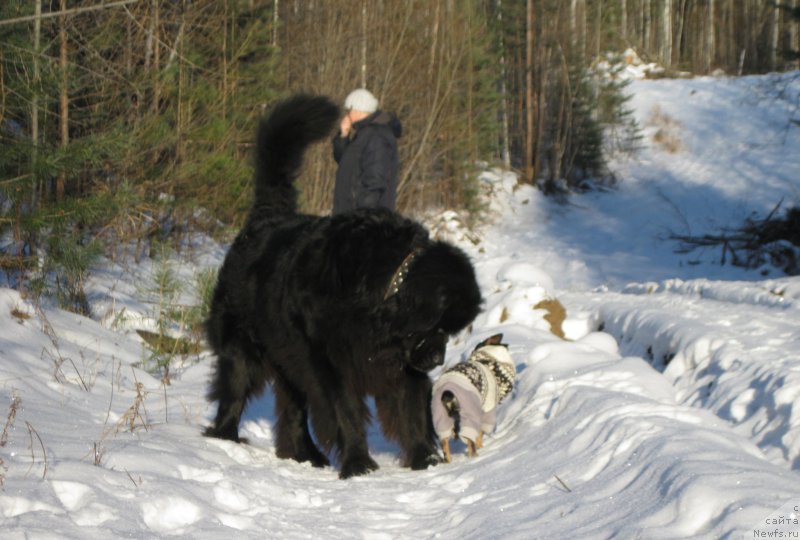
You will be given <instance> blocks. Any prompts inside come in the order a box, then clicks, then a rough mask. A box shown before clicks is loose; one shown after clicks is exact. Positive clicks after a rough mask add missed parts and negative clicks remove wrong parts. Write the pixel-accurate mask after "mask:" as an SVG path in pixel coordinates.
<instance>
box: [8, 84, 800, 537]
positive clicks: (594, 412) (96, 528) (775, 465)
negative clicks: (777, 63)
mask: <svg viewBox="0 0 800 540" xmlns="http://www.w3.org/2000/svg"><path fill="white" fill-rule="evenodd" d="M756 82H757V81H756ZM638 84H639V85H640V86H639V87H638V88H639V92H638V93H637V96H636V99H635V100H634V102H635V105H636V107H637V114H638V115H639V117H640V119H641V120H642V123H643V124H644V120H645V119H646V118H647V116H648V115H649V114H650V111H652V108H653V106H654V105H656V104H658V105H659V107H660V108H661V110H662V111H663V112H665V113H666V114H668V115H669V116H671V117H673V118H675V119H677V121H678V122H679V124H678V126H679V128H678V129H679V137H680V139H681V141H682V143H683V149H682V150H681V152H678V153H675V154H673V153H670V154H665V153H664V152H663V151H661V150H659V149H658V148H655V147H648V148H646V149H645V151H644V152H643V155H642V156H641V158H640V159H639V160H638V161H637V162H635V163H632V164H631V163H629V164H626V166H625V167H626V168H625V169H624V171H623V177H624V179H625V181H623V183H622V184H621V185H620V186H619V189H618V190H617V191H615V192H614V193H613V194H609V193H593V194H586V195H583V196H580V197H574V198H572V199H571V201H570V205H568V206H558V205H555V204H553V203H552V202H551V201H548V200H546V199H545V198H543V197H542V196H541V194H540V193H538V192H536V191H535V190H532V189H531V188H530V187H525V186H516V185H515V180H514V179H513V177H512V176H510V175H504V176H503V175H501V176H500V177H499V178H498V176H497V175H496V174H495V173H492V174H489V175H488V177H487V178H486V187H488V188H489V189H490V190H491V191H493V193H494V196H493V198H492V211H493V212H494V213H495V215H496V216H498V219H497V221H496V222H495V223H494V224H493V225H491V226H486V227H485V228H484V229H483V230H482V231H481V234H480V242H479V243H478V244H474V243H472V242H471V241H469V240H467V239H465V238H462V237H460V236H459V235H460V234H463V232H462V231H461V230H460V229H459V228H458V227H453V228H449V227H445V228H444V229H443V230H444V231H445V232H446V234H448V235H450V236H451V237H452V238H454V239H455V240H456V241H458V242H459V243H460V244H461V245H462V246H464V247H465V249H468V250H469V251H470V254H471V255H472V257H473V259H474V261H475V266H476V270H477V273H478V277H479V280H480V283H481V286H482V290H483V291H484V294H485V299H486V304H485V310H484V312H483V313H482V314H481V315H480V316H479V317H478V319H477V320H476V321H475V324H474V325H473V328H472V331H471V332H469V333H465V334H464V335H462V336H459V337H458V339H455V340H453V341H452V342H451V344H450V347H449V349H448V363H454V362H457V361H459V360H460V359H462V358H463V357H464V356H465V355H467V354H468V353H469V351H470V350H471V349H472V347H474V345H475V344H476V343H477V342H478V341H480V340H481V339H482V338H484V337H486V336H488V335H491V334H493V333H495V332H498V331H500V332H503V333H504V335H505V341H506V342H508V343H509V344H510V345H511V348H510V350H511V353H512V356H513V358H514V360H515V362H516V364H517V369H518V378H517V385H516V388H515V390H514V392H513V394H512V395H511V396H510V397H509V398H508V399H507V400H506V401H505V402H504V403H503V404H502V405H501V408H500V410H499V416H498V426H497V430H496V431H495V432H494V433H493V434H491V436H489V437H488V439H487V441H486V445H485V447H484V448H483V449H482V450H481V451H480V455H479V456H478V457H477V458H475V459H468V458H467V457H466V455H465V454H464V452H463V447H460V446H458V445H457V446H456V448H455V449H456V451H457V453H456V455H455V456H454V462H453V463H452V464H449V465H439V466H437V467H435V468H432V469H430V470H427V471H422V472H411V471H408V470H405V469H401V468H400V467H399V464H398V451H397V448H396V447H395V446H394V445H393V444H391V443H390V442H387V441H386V440H385V439H384V438H383V437H382V436H381V435H380V433H379V432H378V430H377V429H375V428H373V429H372V431H371V433H370V438H369V442H370V449H371V452H372V453H373V456H374V457H375V459H376V461H377V462H378V463H379V465H380V469H379V470H378V471H376V472H374V473H373V474H370V475H368V476H365V477H360V478H353V479H350V480H348V481H341V480H339V479H338V475H337V470H336V468H335V467H329V468H325V469H321V470H320V469H313V468H311V467H310V466H307V465H300V464H297V463H294V462H288V461H284V460H280V459H278V458H277V457H276V456H275V452H274V445H273V442H272V432H271V427H272V425H273V423H274V420H275V412H274V410H273V406H272V399H271V397H270V395H269V393H268V394H267V395H266V396H265V397H264V398H262V399H261V400H259V401H257V402H255V403H253V404H251V406H250V407H249V408H248V410H247V411H246V415H245V416H246V417H245V420H244V422H243V425H242V434H243V435H245V436H247V437H249V439H250V441H251V443H252V444H250V445H236V444H233V443H229V442H224V441H217V440H212V439H208V438H205V437H202V436H201V431H202V428H203V426H205V425H207V423H208V422H209V419H210V418H212V417H213V414H214V406H213V405H210V404H208V403H207V402H206V400H205V393H206V388H207V382H208V379H209V374H210V370H211V359H210V358H209V356H208V355H207V354H205V353H204V354H202V355H200V356H199V357H189V358H186V359H185V360H183V361H179V362H176V363H175V365H173V366H172V369H171V384H170V385H168V386H165V385H164V384H163V383H162V381H161V380H160V378H159V377H156V376H154V375H153V374H152V373H151V372H148V371H147V370H144V369H142V368H141V366H142V364H143V363H144V362H145V360H146V359H147V357H148V355H149V353H148V351H147V349H146V348H145V347H144V346H143V344H142V342H141V340H140V339H139V338H138V337H137V336H136V334H135V332H133V330H132V329H133V328H135V327H139V325H144V326H145V327H148V326H147V325H149V324H152V323H153V317H152V313H151V311H152V306H151V305H148V304H146V302H143V301H142V299H141V283H143V282H146V281H147V276H146V272H147V270H148V269H147V268H145V267H141V268H137V269H135V270H136V272H137V274H136V275H135V276H131V275H129V274H125V273H122V272H119V269H117V268H115V267H113V266H109V267H108V268H103V269H100V270H99V271H98V272H96V273H95V277H94V280H95V281H94V282H93V284H92V292H93V293H94V296H93V297H94V298H98V299H99V301H98V303H97V304H96V305H95V311H96V313H97V314H98V319H99V321H100V322H98V321H96V320H91V319H87V318H84V317H79V316H77V315H74V314H69V313H65V312H62V311H59V310H55V309H45V310H44V311H43V312H40V311H38V310H37V309H35V308H34V306H32V305H31V304H30V302H28V301H27V300H25V299H23V298H21V297H20V296H19V294H18V293H16V292H14V291H11V290H8V289H0V537H2V538H3V539H4V540H5V539H6V538H9V539H14V540H16V539H23V538H24V539H27V538H35V539H37V540H38V539H46V540H47V539H59V540H61V539H64V538H68V539H95V538H96V539H107V538H120V537H127V538H143V539H145V538H146V539H149V538H165V537H167V538H169V537H185V538H199V539H219V538H232V537H233V538H264V537H268V538H289V539H295V538H301V539H302V538H308V539H318V538H332V539H339V538H343V539H350V538H354V539H370V540H372V539H376V540H383V539H387V540H388V539H414V540H416V539H420V538H440V539H458V540H469V539H484V538H503V539H520V540H529V539H532V538H548V539H549V538H581V539H606V538H625V539H627V538H645V539H651V538H665V539H666V538H670V539H672V538H702V539H706V538H726V539H739V538H755V537H760V536H759V534H758V533H763V534H769V533H772V535H773V536H772V537H776V536H775V533H776V532H778V533H783V534H784V537H787V538H788V537H790V536H789V534H794V535H795V537H796V536H797V535H800V523H797V522H793V521H792V519H793V518H791V516H792V515H796V513H797V512H796V511H795V510H794V509H795V507H798V508H800V472H798V471H799V470H800V418H798V407H800V278H783V279H763V278H761V276H760V274H757V273H746V272H744V271H742V270H741V269H735V268H729V267H720V266H719V265H718V260H719V253H718V252H716V253H715V252H713V250H711V251H709V252H699V253H693V254H691V255H688V256H687V255H676V254H675V253H674V252H673V246H672V245H670V244H669V242H667V241H666V240H665V238H666V236H667V234H668V233H669V232H670V231H675V232H692V233H700V232H707V231H708V230H709V229H708V227H709V226H710V225H714V224H717V225H719V224H724V225H726V226H727V225H730V224H731V223H732V221H731V220H734V221H733V222H735V220H736V219H741V218H742V217H743V216H746V215H747V212H749V211H750V210H751V209H754V210H759V211H760V212H762V214H763V212H768V211H769V210H771V209H772V208H773V207H774V204H775V203H776V202H777V200H779V199H780V198H781V197H786V200H787V202H790V201H797V200H798V199H799V198H800V196H799V195H798V186H797V180H796V179H797V178H798V174H800V159H798V158H800V155H798V153H797V152H793V151H789V150H788V149H795V148H797V147H798V146H799V145H800V135H798V133H796V132H790V133H788V134H787V133H784V129H785V122H784V121H785V115H783V116H782V113H781V107H780V104H779V103H776V102H770V104H769V105H768V106H766V108H764V107H765V106H764V105H763V104H760V103H759V102H751V101H748V99H745V98H744V96H745V95H746V94H748V92H747V91H746V90H747V88H748V87H750V86H752V85H753V84H754V80H751V79H741V80H738V79H737V80H714V79H707V78H706V79H697V80H693V81H658V82H640V83H638ZM780 133H784V135H785V139H786V140H785V141H784V142H785V144H786V146H783V147H781V146H780V145H775V144H774V142H775V141H776V140H778V138H779V137H778V135H777V134H780ZM759 137H760V138H759ZM776 137H778V138H776ZM731 164H733V166H731ZM728 172H730V174H728ZM206 248H207V249H206V250H205V251H201V252H200V254H199V255H197V254H195V257H194V259H192V260H189V261H182V263H186V265H187V268H182V269H181V272H182V273H181V276H182V279H183V280H185V281H186V282H187V283H188V282H191V277H192V271H193V270H195V269H197V268H200V267H205V266H214V265H217V264H219V262H220V261H221V258H222V256H223V254H224V246H219V245H217V244H215V243H214V244H211V245H206ZM150 270H151V271H152V269H150ZM548 295H552V296H555V297H557V298H558V299H559V300H561V301H562V302H563V303H564V305H565V306H566V308H567V315H568V319H567V321H566V322H565V329H566V330H567V335H568V337H569V338H571V339H570V340H568V341H566V340H561V339H559V338H557V337H555V336H554V335H553V334H551V333H550V332H549V324H548V323H547V322H546V321H545V320H544V319H543V313H542V312H541V310H536V309H533V306H535V305H536V304H537V303H538V301H539V300H541V299H542V298H544V297H545V296H548ZM190 301H191V299H190V300H188V301H187V302H190ZM122 319H124V320H125V321H127V323H126V324H127V325H128V326H126V325H125V324H120V325H117V322H118V321H120V320H122ZM109 327H113V328H114V329H113V331H112V330H111V329H109ZM599 329H602V330H603V332H598V331H597V330H599ZM665 363H666V364H667V365H666V366H665V365H664V364H665ZM434 375H436V374H435V373H434ZM793 512H794V514H793Z"/></svg>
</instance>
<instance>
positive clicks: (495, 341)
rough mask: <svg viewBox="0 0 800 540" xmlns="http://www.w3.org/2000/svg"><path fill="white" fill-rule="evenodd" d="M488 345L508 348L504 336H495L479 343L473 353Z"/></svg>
mask: <svg viewBox="0 0 800 540" xmlns="http://www.w3.org/2000/svg"><path fill="white" fill-rule="evenodd" d="M487 345H500V346H502V347H505V348H506V349H507V348H508V344H507V343H503V334H495V335H493V336H489V337H488V338H486V339H484V340H483V341H481V342H480V343H478V344H477V345H476V346H475V349H473V351H472V352H475V351H477V350H478V349H480V348H482V347H486V346H487Z"/></svg>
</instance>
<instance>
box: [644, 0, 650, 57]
mask: <svg viewBox="0 0 800 540" xmlns="http://www.w3.org/2000/svg"><path fill="white" fill-rule="evenodd" d="M643 2H644V4H643V5H642V52H646V51H648V50H649V49H650V41H651V34H652V32H653V30H652V28H651V24H652V16H651V13H650V0H643Z"/></svg>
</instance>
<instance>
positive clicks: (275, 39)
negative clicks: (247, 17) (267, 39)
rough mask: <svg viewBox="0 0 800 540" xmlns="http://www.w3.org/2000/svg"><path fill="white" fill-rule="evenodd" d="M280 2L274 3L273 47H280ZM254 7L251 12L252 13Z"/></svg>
mask: <svg viewBox="0 0 800 540" xmlns="http://www.w3.org/2000/svg"><path fill="white" fill-rule="evenodd" d="M279 8H280V0H273V2H272V46H273V47H277V46H278V26H279V23H280V22H281V21H280V15H279ZM252 9H253V8H252V7H251V8H250V10H251V11H252Z"/></svg>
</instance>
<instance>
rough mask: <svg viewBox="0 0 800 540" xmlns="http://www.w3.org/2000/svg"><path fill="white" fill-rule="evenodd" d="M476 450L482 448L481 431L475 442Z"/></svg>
mask: <svg viewBox="0 0 800 540" xmlns="http://www.w3.org/2000/svg"><path fill="white" fill-rule="evenodd" d="M475 447H476V448H483V431H481V432H480V433H479V434H478V439H477V440H476V441H475Z"/></svg>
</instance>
